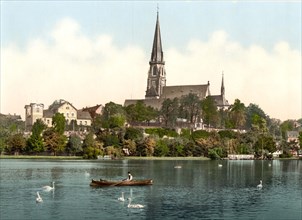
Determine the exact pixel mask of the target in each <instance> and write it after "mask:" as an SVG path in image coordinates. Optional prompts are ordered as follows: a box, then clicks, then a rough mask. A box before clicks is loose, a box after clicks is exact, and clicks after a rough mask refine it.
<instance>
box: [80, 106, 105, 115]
mask: <svg viewBox="0 0 302 220" xmlns="http://www.w3.org/2000/svg"><path fill="white" fill-rule="evenodd" d="M103 108H104V106H103V105H101V104H99V105H96V106H92V107H86V108H83V109H82V111H84V112H88V113H89V114H90V116H91V118H92V119H94V118H95V117H96V116H98V115H101V114H102V111H103Z"/></svg>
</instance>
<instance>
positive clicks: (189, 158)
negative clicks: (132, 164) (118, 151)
mask: <svg viewBox="0 0 302 220" xmlns="http://www.w3.org/2000/svg"><path fill="white" fill-rule="evenodd" d="M124 159H127V160H210V159H209V158H207V157H124Z"/></svg>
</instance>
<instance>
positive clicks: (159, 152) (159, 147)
mask: <svg viewBox="0 0 302 220" xmlns="http://www.w3.org/2000/svg"><path fill="white" fill-rule="evenodd" d="M168 154H169V147H168V140H167V139H159V140H157V142H156V147H155V149H154V156H156V157H165V156H168Z"/></svg>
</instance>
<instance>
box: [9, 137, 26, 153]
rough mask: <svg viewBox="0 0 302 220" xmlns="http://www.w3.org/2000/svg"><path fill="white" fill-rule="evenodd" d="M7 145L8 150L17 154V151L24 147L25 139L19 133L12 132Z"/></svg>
mask: <svg viewBox="0 0 302 220" xmlns="http://www.w3.org/2000/svg"><path fill="white" fill-rule="evenodd" d="M8 146H9V149H10V152H12V153H14V154H15V155H19V153H20V152H22V151H23V150H24V149H25V146H26V139H25V138H24V137H23V135H22V134H21V133H17V134H14V135H12V136H10V137H9V139H8Z"/></svg>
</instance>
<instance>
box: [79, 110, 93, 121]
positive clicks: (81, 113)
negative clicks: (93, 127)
mask: <svg viewBox="0 0 302 220" xmlns="http://www.w3.org/2000/svg"><path fill="white" fill-rule="evenodd" d="M77 115H78V117H77V119H86V120H91V116H90V114H89V112H86V111H83V110H77Z"/></svg>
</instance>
